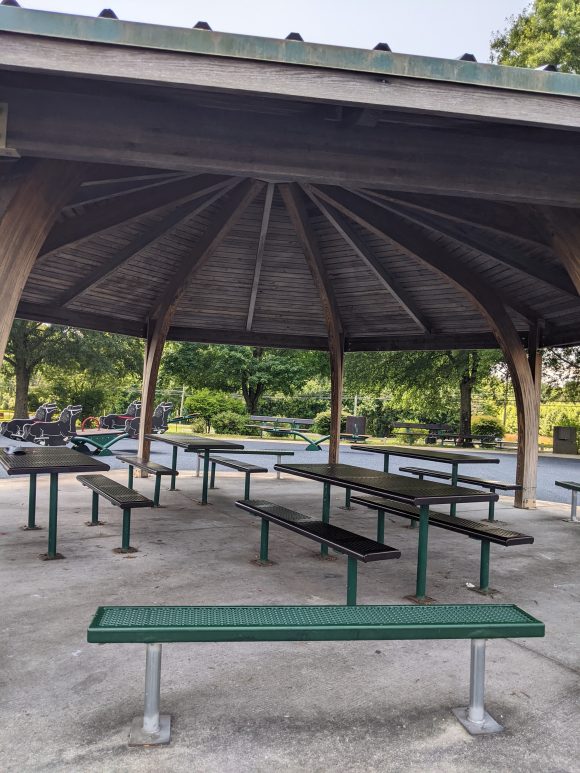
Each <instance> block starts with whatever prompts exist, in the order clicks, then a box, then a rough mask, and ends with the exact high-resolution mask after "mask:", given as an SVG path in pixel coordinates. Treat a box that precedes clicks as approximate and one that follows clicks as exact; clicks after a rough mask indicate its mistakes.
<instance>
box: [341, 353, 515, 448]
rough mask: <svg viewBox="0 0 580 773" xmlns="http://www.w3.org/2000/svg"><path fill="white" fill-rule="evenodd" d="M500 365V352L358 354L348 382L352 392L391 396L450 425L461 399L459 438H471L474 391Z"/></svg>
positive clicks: (421, 414)
mask: <svg viewBox="0 0 580 773" xmlns="http://www.w3.org/2000/svg"><path fill="white" fill-rule="evenodd" d="M499 362H501V354H500V352H498V351H495V350H490V351H488V350H485V351H462V350H453V351H440V352H372V353H371V352H368V353H367V352H365V353H356V354H350V355H349V356H348V357H347V358H346V378H345V383H346V386H347V389H350V390H351V391H352V390H356V391H367V392H368V391H371V392H373V391H374V392H375V393H376V394H379V393H384V392H385V391H386V392H388V393H389V394H390V395H391V398H392V401H393V402H394V403H397V406H398V407H400V408H403V409H405V408H407V410H409V408H412V410H413V413H414V414H415V417H416V418H421V419H423V420H424V421H428V420H430V421H442V420H449V416H450V414H451V415H452V414H453V413H456V409H454V406H456V405H457V398H458V396H459V433H460V434H461V435H463V436H465V435H470V434H471V405H472V396H473V392H474V390H475V389H476V388H477V386H478V385H479V384H481V383H482V382H483V381H484V380H485V379H486V378H487V377H489V375H490V374H491V373H492V371H493V370H494V368H495V367H496V366H497V365H498V363H499ZM458 392H459V395H458ZM417 414H419V415H418V416H417Z"/></svg>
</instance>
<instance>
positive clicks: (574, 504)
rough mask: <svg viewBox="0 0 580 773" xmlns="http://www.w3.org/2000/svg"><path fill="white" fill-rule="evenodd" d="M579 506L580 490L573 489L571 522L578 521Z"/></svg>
mask: <svg viewBox="0 0 580 773" xmlns="http://www.w3.org/2000/svg"><path fill="white" fill-rule="evenodd" d="M577 506H578V492H577V491H573V492H572V510H571V512H570V523H578V518H577V516H576V510H577Z"/></svg>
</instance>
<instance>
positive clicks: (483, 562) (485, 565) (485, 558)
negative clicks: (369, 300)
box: [479, 539, 491, 592]
mask: <svg viewBox="0 0 580 773" xmlns="http://www.w3.org/2000/svg"><path fill="white" fill-rule="evenodd" d="M490 550H491V543H490V541H489V540H487V539H484V540H481V558H480V563H479V590H480V591H484V592H485V591H487V590H489V556H490Z"/></svg>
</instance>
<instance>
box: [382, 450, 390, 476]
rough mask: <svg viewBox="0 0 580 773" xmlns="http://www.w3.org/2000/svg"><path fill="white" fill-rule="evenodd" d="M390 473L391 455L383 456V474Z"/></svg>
mask: <svg viewBox="0 0 580 773" xmlns="http://www.w3.org/2000/svg"><path fill="white" fill-rule="evenodd" d="M388 471H389V454H385V455H384V456H383V472H388Z"/></svg>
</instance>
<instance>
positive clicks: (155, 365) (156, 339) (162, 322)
mask: <svg viewBox="0 0 580 773" xmlns="http://www.w3.org/2000/svg"><path fill="white" fill-rule="evenodd" d="M167 314H168V315H171V310H170V309H168V310H167ZM168 327H169V321H168V319H167V317H166V316H161V317H159V319H155V320H151V322H150V323H149V325H148V327H147V337H146V339H145V352H144V357H143V384H142V387H141V414H140V419H139V437H138V439H137V456H139V457H141V458H142V459H146V460H147V461H149V456H150V453H151V441H150V440H147V439H146V437H145V435H148V434H149V433H150V432H151V431H152V428H153V412H154V410H155V390H156V388H157V378H158V375H159V366H160V364H161V357H162V356H163V347H164V346H165V339H166V336H167V328H168ZM140 477H142V478H146V477H147V473H146V472H145V471H142V472H141V473H140Z"/></svg>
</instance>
